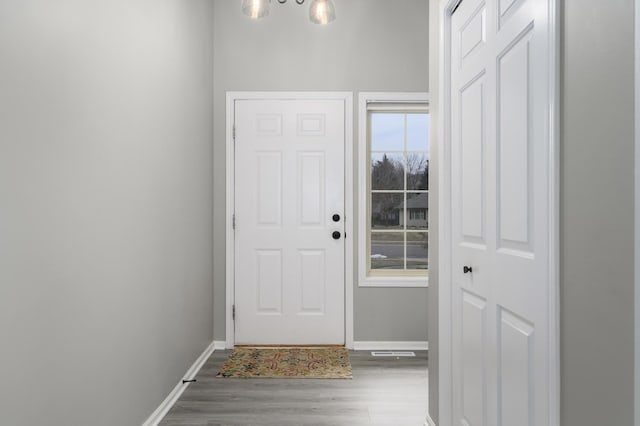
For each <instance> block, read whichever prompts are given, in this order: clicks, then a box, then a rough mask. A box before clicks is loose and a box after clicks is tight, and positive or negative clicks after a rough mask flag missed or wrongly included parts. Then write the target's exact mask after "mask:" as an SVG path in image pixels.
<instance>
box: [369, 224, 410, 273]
mask: <svg viewBox="0 0 640 426" xmlns="http://www.w3.org/2000/svg"><path fill="white" fill-rule="evenodd" d="M371 269H404V233H402V232H372V233H371Z"/></svg>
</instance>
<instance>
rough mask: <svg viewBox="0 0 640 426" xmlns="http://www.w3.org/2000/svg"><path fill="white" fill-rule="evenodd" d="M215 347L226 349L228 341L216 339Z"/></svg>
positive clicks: (217, 349) (220, 349)
mask: <svg viewBox="0 0 640 426" xmlns="http://www.w3.org/2000/svg"><path fill="white" fill-rule="evenodd" d="M213 347H214V348H215V350H216V351H224V350H226V349H227V342H225V341H224V340H214V341H213Z"/></svg>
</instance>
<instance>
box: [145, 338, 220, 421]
mask: <svg viewBox="0 0 640 426" xmlns="http://www.w3.org/2000/svg"><path fill="white" fill-rule="evenodd" d="M214 348H215V342H211V344H210V345H209V346H208V347H207V349H205V350H204V352H202V354H201V355H200V356H199V357H198V359H197V360H196V362H194V363H193V365H192V366H191V368H189V370H187V373H186V374H185V375H184V380H191V379H193V378H194V377H195V376H196V374H198V371H200V369H201V368H202V366H203V365H204V363H205V362H206V361H207V360H208V359H209V357H210V356H211V354H212V353H213V351H214ZM182 380H183V379H180V381H179V382H178V384H177V385H176V387H175V388H173V390H172V391H171V393H170V394H169V395H168V396H167V397H166V398H165V399H164V401H162V403H161V404H160V405H159V406H158V408H156V410H155V411H154V412H153V413H152V414H151V415H150V416H149V418H148V419H147V420H146V421H145V422H144V423H143V424H142V426H157V425H158V424H159V423H160V421H162V419H163V418H164V416H166V415H167V413H168V412H169V410H170V409H171V407H173V404H175V403H176V401H177V400H178V398H180V395H182V392H184V390H185V389H186V388H187V386H189V383H182Z"/></svg>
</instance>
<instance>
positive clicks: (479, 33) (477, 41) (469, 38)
mask: <svg viewBox="0 0 640 426" xmlns="http://www.w3.org/2000/svg"><path fill="white" fill-rule="evenodd" d="M486 16H487V14H486V9H485V8H484V4H483V7H481V8H479V9H478V10H477V11H476V12H475V13H474V14H473V15H472V16H471V18H470V19H469V21H468V22H467V23H466V24H465V25H464V26H463V27H462V29H461V30H460V55H461V58H460V59H461V60H462V59H464V58H466V57H467V56H469V54H470V53H471V52H473V51H474V50H476V49H477V48H479V47H480V46H481V45H482V44H483V43H484V41H485V39H486Z"/></svg>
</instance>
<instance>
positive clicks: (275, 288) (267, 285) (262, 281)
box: [256, 250, 283, 315]
mask: <svg viewBox="0 0 640 426" xmlns="http://www.w3.org/2000/svg"><path fill="white" fill-rule="evenodd" d="M256 257H257V260H256V296H257V298H256V305H257V306H256V312H257V313H258V315H260V314H263V315H277V314H282V289H283V283H282V251H281V250H256Z"/></svg>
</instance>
